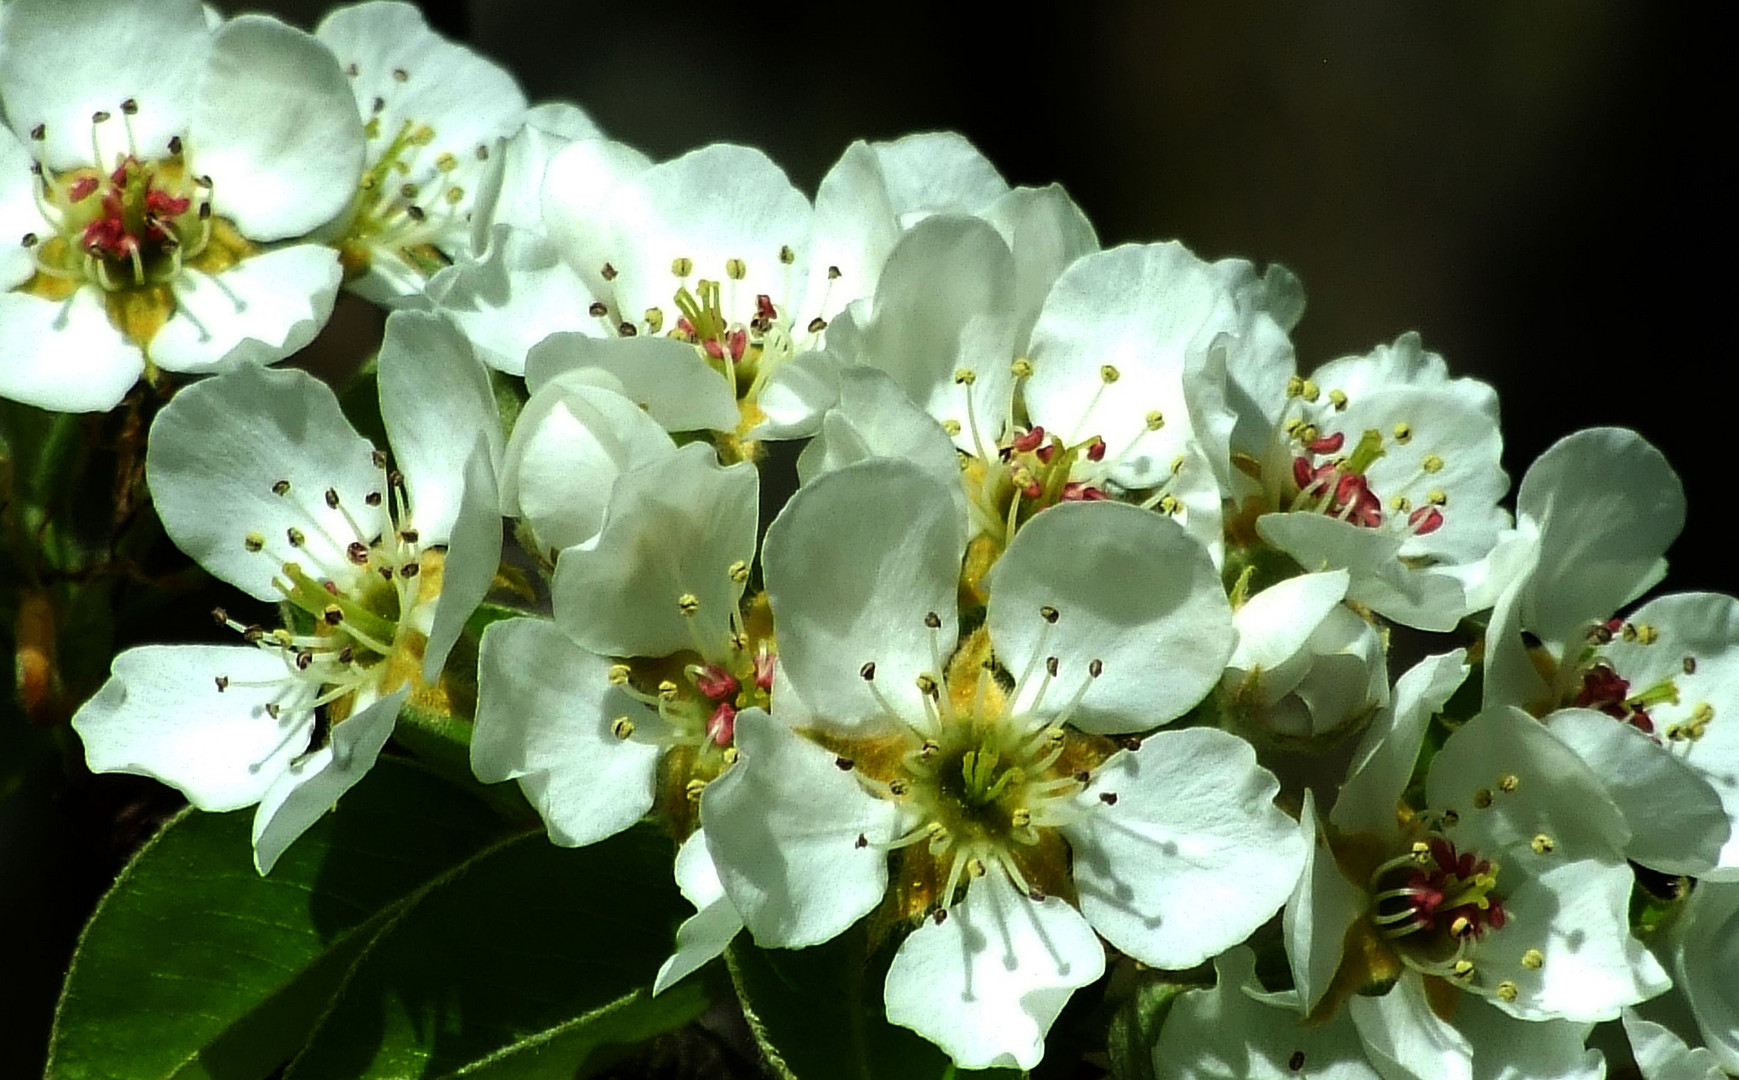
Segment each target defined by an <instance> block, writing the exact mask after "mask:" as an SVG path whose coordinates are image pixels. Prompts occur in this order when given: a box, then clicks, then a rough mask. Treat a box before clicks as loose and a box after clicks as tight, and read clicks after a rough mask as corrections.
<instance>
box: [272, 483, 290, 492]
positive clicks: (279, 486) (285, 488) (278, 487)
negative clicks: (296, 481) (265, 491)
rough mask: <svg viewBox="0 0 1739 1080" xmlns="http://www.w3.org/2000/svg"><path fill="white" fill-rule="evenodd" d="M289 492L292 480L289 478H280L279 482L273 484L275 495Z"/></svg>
mask: <svg viewBox="0 0 1739 1080" xmlns="http://www.w3.org/2000/svg"><path fill="white" fill-rule="evenodd" d="M289 493H290V482H289V481H288V480H279V481H278V482H277V483H275V484H273V485H272V494H273V495H288V494H289Z"/></svg>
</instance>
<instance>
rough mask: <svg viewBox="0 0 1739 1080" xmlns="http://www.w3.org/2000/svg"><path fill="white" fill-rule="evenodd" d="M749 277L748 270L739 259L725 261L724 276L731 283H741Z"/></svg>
mask: <svg viewBox="0 0 1739 1080" xmlns="http://www.w3.org/2000/svg"><path fill="white" fill-rule="evenodd" d="M748 275H749V268H748V266H747V265H745V264H744V263H743V260H741V259H726V260H725V276H726V277H728V278H730V279H731V280H732V281H741V280H743V279H744V278H745V277H747V276H748Z"/></svg>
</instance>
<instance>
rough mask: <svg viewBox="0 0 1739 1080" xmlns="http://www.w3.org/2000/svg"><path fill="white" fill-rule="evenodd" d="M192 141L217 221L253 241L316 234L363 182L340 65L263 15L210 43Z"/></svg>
mask: <svg viewBox="0 0 1739 1080" xmlns="http://www.w3.org/2000/svg"><path fill="white" fill-rule="evenodd" d="M191 134H192V138H191V139H190V140H189V146H190V150H191V153H192V162H191V164H192V166H193V167H194V168H195V169H197V170H198V171H199V172H200V173H201V174H203V175H206V176H210V177H211V178H212V180H213V181H214V186H213V188H212V211H213V213H215V214H217V215H218V216H220V217H224V218H228V219H229V220H231V221H233V222H235V224H236V227H237V228H238V229H240V230H241V232H242V235H244V236H246V237H248V238H249V239H252V240H283V239H287V238H289V237H292V236H301V235H303V234H305V233H309V232H312V231H314V230H315V229H317V228H319V227H320V226H321V225H324V224H326V223H327V222H328V221H330V220H332V219H333V218H334V217H336V216H337V215H338V214H339V213H340V212H341V211H343V210H344V209H345V207H347V206H349V205H350V201H351V199H353V198H354V197H355V196H356V185H357V183H358V182H359V181H360V180H361V179H362V160H363V138H362V121H361V119H360V118H359V117H358V116H357V115H356V106H355V104H354V103H353V101H352V99H351V96H350V86H349V84H348V82H347V80H346V79H345V77H344V72H343V71H342V70H341V69H340V68H339V66H338V61H337V60H336V59H335V58H334V57H333V55H332V53H331V51H330V50H328V49H327V48H326V47H325V46H324V45H322V44H320V42H318V41H316V40H315V39H314V37H313V35H311V34H305V33H303V32H302V31H300V30H295V29H292V28H291V27H288V26H285V25H284V24H283V23H281V22H279V21H278V20H276V19H273V18H269V17H267V16H264V15H239V16H237V17H235V18H233V19H230V20H229V21H228V22H226V23H224V25H223V27H222V28H221V29H219V30H218V31H217V33H216V35H215V36H214V37H213V39H212V52H211V59H210V61H209V63H208V64H207V66H206V70H205V75H204V77H203V78H202V79H201V80H200V84H199V102H198V105H197V107H196V109H195V111H194V114H193V119H192V123H191Z"/></svg>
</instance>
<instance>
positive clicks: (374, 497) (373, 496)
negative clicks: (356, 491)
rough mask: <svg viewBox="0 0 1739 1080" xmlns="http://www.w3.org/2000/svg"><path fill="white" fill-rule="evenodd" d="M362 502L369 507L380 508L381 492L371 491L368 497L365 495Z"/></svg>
mask: <svg viewBox="0 0 1739 1080" xmlns="http://www.w3.org/2000/svg"><path fill="white" fill-rule="evenodd" d="M362 501H363V502H364V503H365V504H367V505H369V506H379V505H380V492H378V491H371V492H369V493H368V494H367V495H364V496H363V497H362Z"/></svg>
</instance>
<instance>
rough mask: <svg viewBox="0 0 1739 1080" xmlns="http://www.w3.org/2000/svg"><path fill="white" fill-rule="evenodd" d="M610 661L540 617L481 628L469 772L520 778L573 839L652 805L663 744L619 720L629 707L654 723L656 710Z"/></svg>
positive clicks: (608, 832)
mask: <svg viewBox="0 0 1739 1080" xmlns="http://www.w3.org/2000/svg"><path fill="white" fill-rule="evenodd" d="M610 664H611V661H610V659H609V658H608V657H603V656H597V655H595V654H593V653H589V652H586V651H585V650H584V649H581V648H580V647H579V646H577V645H575V644H574V643H573V642H571V641H569V640H568V639H567V636H566V635H564V634H563V633H562V632H561V630H560V629H558V628H557V627H556V625H555V624H554V623H552V622H547V621H545V620H543V619H504V620H502V621H500V622H495V623H491V624H490V625H489V626H488V628H487V629H485V630H484V631H483V642H482V645H481V646H480V648H479V654H478V662H477V666H478V672H477V726H476V729H475V732H474V733H473V735H472V739H471V771H472V772H474V773H476V774H477V778H478V779H479V780H482V781H483V782H485V783H499V782H501V781H503V780H518V781H519V786H520V788H521V789H522V790H523V791H524V792H525V795H526V798H527V799H529V800H530V801H531V804H532V805H533V806H534V807H536V808H537V812H538V814H539V815H540V816H541V817H542V818H543V820H544V824H545V825H546V826H547V827H548V828H549V833H550V839H551V840H553V841H555V842H556V843H558V844H562V845H564V846H567V847H580V846H582V845H585V844H592V843H596V842H597V841H599V840H602V839H604V838H605V837H607V836H613V835H615V834H616V833H618V832H621V831H622V830H623V829H626V828H627V827H628V826H630V825H632V824H634V823H635V822H636V821H639V820H640V818H641V817H643V816H644V815H645V814H646V812H647V811H648V810H650V809H651V808H652V799H653V793H654V786H655V784H656V782H657V769H658V759H659V757H660V755H661V754H662V753H663V750H662V748H661V747H659V746H658V745H657V744H655V743H652V742H649V741H642V740H640V739H635V738H627V739H623V738H620V737H619V736H617V735H616V733H615V731H614V730H613V725H614V724H615V723H616V721H617V720H618V719H620V718H621V717H624V716H625V717H628V718H629V720H630V721H631V722H632V723H634V724H635V725H637V726H641V727H644V728H646V729H647V730H648V731H652V732H656V731H658V730H659V721H658V717H657V715H656V714H655V713H654V712H653V711H652V710H650V709H648V708H647V707H646V706H644V705H642V704H640V703H639V702H638V701H635V700H634V699H633V698H631V697H629V696H628V695H627V693H625V692H624V691H623V690H622V689H621V688H620V687H617V686H614V685H612V684H611V683H610V681H609V674H610Z"/></svg>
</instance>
